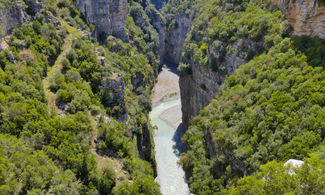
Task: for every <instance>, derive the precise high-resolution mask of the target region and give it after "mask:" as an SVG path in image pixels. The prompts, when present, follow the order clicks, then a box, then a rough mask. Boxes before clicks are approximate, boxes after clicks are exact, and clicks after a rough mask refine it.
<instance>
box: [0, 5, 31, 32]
mask: <svg viewBox="0 0 325 195" xmlns="http://www.w3.org/2000/svg"><path fill="white" fill-rule="evenodd" d="M25 21H26V15H25V13H24V7H23V3H22V2H21V1H19V0H17V1H15V2H10V3H8V5H6V7H4V8H1V9H0V25H1V27H2V34H3V35H4V36H6V35H8V34H9V33H10V31H11V30H12V29H14V28H17V27H20V26H21V25H22V24H23V23H24V22H25Z"/></svg>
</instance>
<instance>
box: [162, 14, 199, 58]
mask: <svg viewBox="0 0 325 195" xmlns="http://www.w3.org/2000/svg"><path fill="white" fill-rule="evenodd" d="M192 23H193V21H192V20H191V19H190V17H189V16H188V15H187V14H181V15H177V16H176V24H175V27H174V28H172V29H170V31H169V32H168V35H167V38H166V45H165V58H166V59H167V60H168V61H170V62H172V63H174V64H178V63H179V62H180V60H181V57H182V53H183V52H184V43H185V39H186V35H187V33H188V32H189V31H190V29H191V27H192Z"/></svg>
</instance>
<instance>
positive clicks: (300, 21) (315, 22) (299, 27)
mask: <svg viewBox="0 0 325 195" xmlns="http://www.w3.org/2000/svg"><path fill="white" fill-rule="evenodd" d="M270 3H271V5H272V6H277V7H279V8H280V9H281V10H282V11H284V12H285V13H286V15H287V17H288V22H289V24H291V25H292V27H293V29H294V32H293V34H294V35H309V36H317V37H320V38H325V1H324V0H308V1H306V0H270Z"/></svg>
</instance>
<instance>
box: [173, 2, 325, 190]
mask: <svg viewBox="0 0 325 195" xmlns="http://www.w3.org/2000/svg"><path fill="white" fill-rule="evenodd" d="M191 8H192V10H194V11H193V12H195V13H196V14H198V16H197V17H196V19H194V24H193V26H192V30H191V31H190V33H189V34H188V36H187V41H186V44H185V47H186V52H185V54H184V58H183V64H181V65H180V67H179V70H180V71H182V74H185V75H192V79H194V82H197V80H195V79H196V75H195V74H196V72H197V70H195V69H200V70H201V71H202V70H205V71H206V70H207V69H206V68H200V66H201V67H202V66H203V67H208V68H209V69H210V70H209V71H210V72H212V73H211V74H214V75H218V77H217V78H221V79H220V80H215V81H214V83H213V81H211V83H212V84H214V85H220V87H219V88H218V89H217V90H216V91H215V92H216V93H215V94H214V95H215V97H214V98H213V100H212V101H211V102H210V103H209V105H208V106H207V107H205V108H204V109H203V110H202V111H200V114H199V116H197V117H195V118H194V120H193V121H192V125H191V126H190V127H189V129H188V130H187V132H186V134H185V136H184V137H183V140H184V142H185V143H186V144H187V146H188V151H187V152H186V153H184V154H183V156H182V160H181V163H182V164H183V166H184V169H185V171H186V172H187V173H188V181H189V184H190V188H191V191H192V192H193V193H195V194H213V193H216V192H219V193H220V192H222V193H225V194H284V193H289V192H291V193H295V194H322V193H324V191H323V190H324V187H323V183H324V181H323V180H324V165H325V164H324V161H323V160H322V159H323V156H324V154H323V151H324V149H323V148H324V144H323V141H324V127H325V126H324V116H325V115H324V113H325V112H324V106H325V104H324V88H323V85H324V81H325V80H324V74H325V71H324V52H322V51H324V48H325V45H324V41H323V40H322V39H319V38H312V37H309V36H300V37H297V36H290V35H291V32H292V28H291V27H290V25H289V24H288V22H287V19H286V16H285V15H284V13H282V11H281V10H279V9H278V8H273V7H270V6H269V4H267V3H266V2H262V1H255V2H254V1H251V2H248V1H240V2H239V1H236V2H233V1H216V0H211V1H196V2H195V3H194V4H192V7H191ZM234 59H237V61H236V60H234ZM238 62H239V63H238ZM213 72H214V73H213ZM229 75H231V76H229ZM198 78H199V77H198ZM202 80H204V79H203V78H202ZM183 85H184V86H185V84H184V83H183ZM205 85H206V86H205ZM180 87H181V88H182V83H181V86H180ZM200 87H201V90H203V91H204V90H205V91H208V90H209V89H210V88H209V87H210V83H207V82H202V85H201V86H200ZM184 98H190V97H184ZM289 159H298V160H303V161H305V163H304V164H303V166H302V167H301V168H292V167H291V168H290V167H284V166H283V164H284V163H285V162H286V161H288V160H289ZM292 169H294V173H295V174H291V173H290V170H291V171H292ZM316 170H317V171H316ZM249 175H251V176H249Z"/></svg>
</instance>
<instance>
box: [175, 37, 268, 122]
mask: <svg viewBox="0 0 325 195" xmlns="http://www.w3.org/2000/svg"><path fill="white" fill-rule="evenodd" d="M193 33H195V32H193ZM216 45H217V46H216ZM221 45H225V43H222V42H220V41H215V42H214V43H213V44H212V45H210V46H209V48H208V60H209V64H215V65H217V66H218V67H217V68H216V69H214V68H211V67H209V66H202V65H198V64H197V63H196V62H194V60H192V59H187V60H188V61H187V60H186V59H185V60H184V62H186V61H187V63H188V64H190V69H191V72H190V73H186V72H184V73H182V74H181V76H180V80H179V85H180V92H181V102H182V113H183V124H184V125H185V126H188V125H190V124H191V120H192V119H193V117H194V116H196V115H198V114H199V113H200V110H202V109H203V108H204V107H205V106H207V105H208V104H209V102H210V101H211V100H212V99H214V98H216V97H217V96H218V91H219V86H220V85H221V84H222V83H223V82H224V80H225V77H226V76H227V75H230V74H233V73H234V71H235V70H236V69H237V68H238V67H239V66H241V65H242V64H245V63H246V62H247V59H249V58H250V56H249V55H252V56H253V55H256V54H257V51H256V48H258V47H263V43H262V42H254V41H251V40H249V39H238V40H237V41H235V42H234V43H233V44H231V45H228V46H227V47H228V48H231V50H232V51H231V52H229V51H228V52H225V51H223V49H222V48H220V47H221ZM243 45H245V46H246V49H245V50H241V47H242V46H243Z"/></svg>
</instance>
